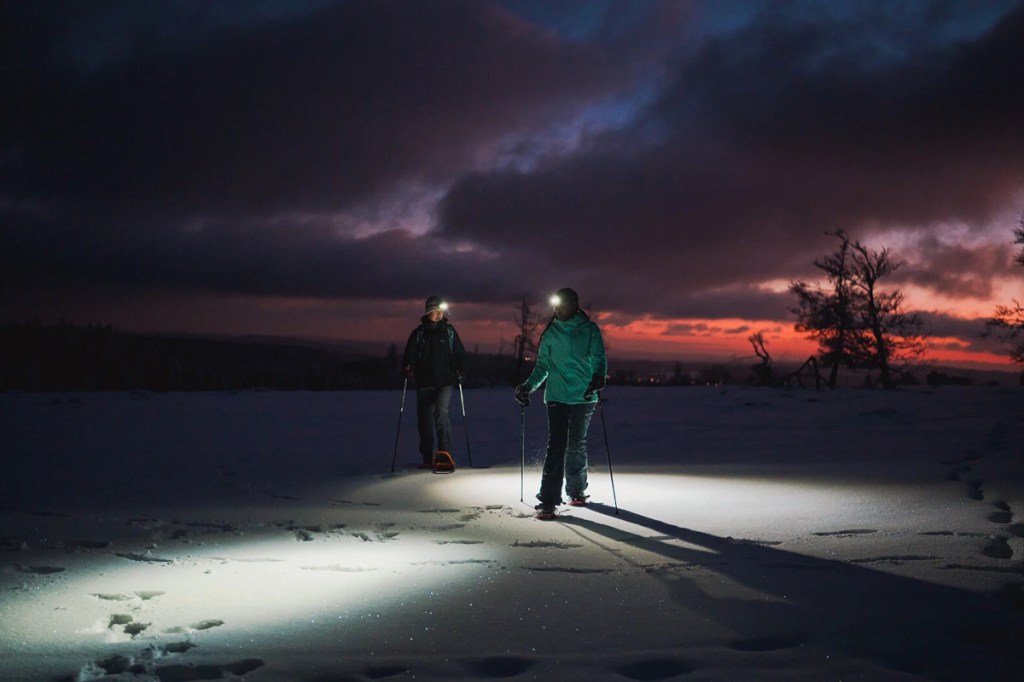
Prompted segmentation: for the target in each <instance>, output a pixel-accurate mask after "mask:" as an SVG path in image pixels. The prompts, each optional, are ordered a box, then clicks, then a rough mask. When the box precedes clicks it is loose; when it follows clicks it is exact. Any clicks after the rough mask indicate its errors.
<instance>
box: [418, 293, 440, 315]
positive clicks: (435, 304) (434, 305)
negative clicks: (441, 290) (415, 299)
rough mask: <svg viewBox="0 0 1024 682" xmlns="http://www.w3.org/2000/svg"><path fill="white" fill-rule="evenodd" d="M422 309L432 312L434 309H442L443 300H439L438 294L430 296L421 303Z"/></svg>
mask: <svg viewBox="0 0 1024 682" xmlns="http://www.w3.org/2000/svg"><path fill="white" fill-rule="evenodd" d="M423 309H424V310H426V312H428V313H432V312H434V311H435V310H444V309H445V305H444V301H442V300H441V297H440V296H431V297H430V298H428V299H427V302H426V303H424V304H423Z"/></svg>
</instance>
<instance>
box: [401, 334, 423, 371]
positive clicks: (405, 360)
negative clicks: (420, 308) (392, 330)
mask: <svg viewBox="0 0 1024 682" xmlns="http://www.w3.org/2000/svg"><path fill="white" fill-rule="evenodd" d="M418 331H419V327H417V328H416V329H413V330H412V333H411V334H409V340H408V341H406V342H405V352H404V353H402V367H414V366H415V365H416V332H418Z"/></svg>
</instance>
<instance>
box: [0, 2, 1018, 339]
mask: <svg viewBox="0 0 1024 682" xmlns="http://www.w3.org/2000/svg"><path fill="white" fill-rule="evenodd" d="M0 7H2V9H0V21H2V23H0V32H2V35H0V52H2V57H3V63H4V65H5V67H4V69H3V70H2V72H0V80H2V87H3V90H4V92H5V93H6V96H5V98H4V99H5V105H4V106H3V107H2V108H0V111H2V116H3V122H2V126H0V285H2V289H3V292H2V294H0V296H2V299H0V303H2V305H3V311H2V312H3V316H2V317H3V319H17V320H20V319H25V318H27V317H30V316H38V317H40V318H42V319H43V320H44V321H56V320H59V319H61V318H66V319H70V320H72V321H76V322H83V323H84V322H104V323H106V322H109V323H112V324H114V325H115V326H118V327H120V328H125V329H139V330H161V331H182V332H193V333H251V334H285V335H297V336H319V337H327V338H364V339H371V338H380V339H384V340H387V341H390V340H398V339H399V338H404V333H406V332H407V328H411V326H412V325H413V324H415V322H416V318H417V317H418V315H419V313H420V312H421V310H422V301H423V299H424V298H426V296H428V295H430V294H435V293H436V294H440V295H442V296H445V297H448V298H450V299H451V300H452V302H453V304H452V305H453V319H455V320H456V321H458V322H460V323H461V324H463V325H465V326H466V328H467V329H468V330H472V333H471V336H472V335H475V336H476V337H477V339H476V340H477V342H478V343H480V345H481V346H483V347H484V349H487V350H491V349H496V347H497V339H498V337H499V336H505V337H506V338H508V337H510V336H511V335H512V334H514V330H513V329H512V328H511V321H512V317H513V306H514V305H515V302H516V300H517V299H518V298H520V297H522V296H524V295H525V296H527V297H529V299H530V300H531V301H532V302H534V303H535V304H536V305H537V306H538V307H539V306H542V305H543V301H544V300H545V298H546V296H545V294H546V292H549V291H551V290H553V289H555V288H558V287H561V286H572V287H574V288H576V289H577V290H578V291H580V293H581V296H582V298H583V299H584V301H586V302H589V303H590V304H591V305H592V306H593V310H594V311H595V312H598V313H600V315H601V319H602V322H603V324H604V325H605V327H606V329H607V333H608V334H609V335H610V336H611V337H612V338H615V339H616V340H617V343H618V345H619V347H620V348H622V349H623V350H626V349H633V350H636V351H637V352H639V351H641V350H643V349H644V348H647V349H648V350H651V351H652V352H653V351H655V350H657V351H658V352H663V351H665V349H666V348H668V347H670V346H671V344H678V345H679V347H680V348H684V347H687V346H686V344H687V343H688V342H692V341H695V339H696V338H697V337H703V338H704V339H705V340H709V339H713V338H717V339H718V340H719V341H721V340H722V339H726V338H728V335H729V333H731V334H732V337H733V338H734V340H735V339H738V340H739V341H740V342H741V345H742V342H743V340H744V339H745V336H746V335H747V334H749V333H750V331H751V330H755V329H767V330H769V331H770V332H771V334H775V335H776V336H777V338H778V339H779V341H780V343H781V342H782V341H783V339H784V338H785V337H786V336H787V334H788V335H789V336H791V335H792V321H793V320H792V314H791V313H790V312H789V310H788V308H790V307H792V306H793V305H794V300H793V298H792V296H791V295H790V294H788V293H786V290H785V289H786V285H787V284H788V283H789V282H791V281H793V280H798V279H810V278H813V277H814V276H815V271H814V268H813V266H812V263H813V261H814V259H815V258H817V257H820V256H822V255H824V254H825V253H828V252H829V251H830V250H831V249H832V248H833V247H834V244H835V239H834V238H831V237H828V236H827V235H826V232H829V231H834V230H836V229H845V230H847V231H848V232H849V233H850V234H851V235H852V236H854V237H855V238H858V239H860V240H862V241H864V242H866V243H868V244H869V245H872V246H874V247H876V248H881V247H888V248H890V249H891V250H892V251H893V252H894V254H895V255H896V256H897V257H898V259H900V260H902V261H904V262H905V265H904V266H903V268H902V269H901V270H900V271H899V273H898V275H899V277H898V279H896V280H893V286H899V287H901V288H903V289H904V290H905V291H906V292H907V294H908V303H909V304H910V305H911V306H912V307H913V308H914V309H915V310H920V311H921V312H923V313H925V314H926V318H927V320H928V323H929V325H930V329H931V331H932V332H933V333H934V334H936V335H937V336H939V337H944V338H946V337H948V338H946V341H948V342H949V343H950V344H952V347H954V348H956V347H961V346H962V350H969V349H971V348H974V349H978V350H982V349H984V348H985V345H984V343H983V342H981V341H980V340H978V339H977V338H976V337H977V334H978V332H979V331H980V328H981V323H980V321H979V320H980V318H984V317H986V316H988V315H990V314H991V312H992V308H993V307H994V305H995V304H996V303H1008V302H1009V299H1011V298H1012V297H1014V296H1016V297H1017V298H1021V297H1022V294H1021V290H1022V282H1024V271H1022V270H1021V269H1020V268H1019V267H1017V268H1015V267H1014V266H1013V265H1012V258H1013V253H1014V245H1013V229H1014V227H1015V226H1017V224H1018V221H1019V220H1020V216H1021V211H1022V210H1024V85H1022V84H1024V3H1021V2H1019V1H1014V0H1003V1H989V2H984V1H975V0H963V1H958V0H935V1H925V0H918V1H909V2H898V3H896V2H890V1H888V0H886V1H880V2H872V1H870V0H851V1H847V2H841V1H837V0H822V1H820V2H801V1H795V0H794V1H784V2H755V1H751V0H747V1H739V0H735V1H731V2H730V1H718V0H716V1H708V2H699V1H694V2H684V1H672V2H641V1H629V0H622V1H610V0H609V1H604V2H602V1H598V0H579V1H575V2H573V1H569V0H563V1H553V2H542V1H537V2H530V1H527V0H507V1H505V2H499V1H497V0H494V1H490V0H424V1H423V2H413V1H408V0H405V1H400V2H399V1H395V2H392V1H389V0H352V1H334V2H331V1H327V0H315V1H314V0H309V1H307V2H296V1H294V0H287V1H286V0H280V1H270V0H264V1H259V0H246V1H244V2H243V1H239V2H232V1H223V0H222V1H218V2H207V1H204V0H195V1H174V2H171V1H159V0H154V1H149V0H147V1H141V0H130V1H119V0H104V1H85V0H71V1H68V2H56V1H51V0H40V1H31V2H29V1H27V0H21V1H13V2H12V1H9V0H4V1H3V2H2V3H0ZM399 330H405V331H403V332H402V334H401V335H399V334H398V331H399ZM953 337H958V338H959V340H957V339H956V338H953ZM472 340H473V339H470V341H471V342H472ZM723 343H724V342H723ZM644 344H647V345H644ZM659 344H660V345H659ZM665 344H668V345H665ZM725 345H726V346H728V345H729V344H728V343H725ZM694 347H696V346H694ZM729 347H730V348H731V349H732V350H733V351H735V350H736V347H735V344H734V345H733V346H729Z"/></svg>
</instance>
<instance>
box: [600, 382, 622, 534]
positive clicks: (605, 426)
mask: <svg viewBox="0 0 1024 682" xmlns="http://www.w3.org/2000/svg"><path fill="white" fill-rule="evenodd" d="M597 406H598V408H599V409H600V410H601V429H602V430H603V431H604V451H605V453H607V455H608V476H609V477H610V478H611V480H612V503H613V504H614V505H615V515H616V516H618V515H619V499H618V497H617V496H616V495H615V474H613V473H612V450H611V448H610V447H608V424H607V422H605V419H604V400H602V399H601V394H600V393H598V394H597Z"/></svg>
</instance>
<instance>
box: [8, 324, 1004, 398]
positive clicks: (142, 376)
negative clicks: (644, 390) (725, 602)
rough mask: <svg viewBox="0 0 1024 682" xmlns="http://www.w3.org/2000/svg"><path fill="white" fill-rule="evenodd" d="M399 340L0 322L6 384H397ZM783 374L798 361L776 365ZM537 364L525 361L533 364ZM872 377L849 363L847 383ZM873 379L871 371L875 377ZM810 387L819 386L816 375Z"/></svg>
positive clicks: (689, 375)
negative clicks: (219, 334) (128, 330)
mask: <svg viewBox="0 0 1024 682" xmlns="http://www.w3.org/2000/svg"><path fill="white" fill-rule="evenodd" d="M401 350H402V349H400V348H397V347H395V346H394V345H393V344H391V345H387V344H380V343H361V342H346V341H340V342H335V341H329V340H315V339H314V340H310V339H293V338H280V337H267V336H247V337H204V336H187V335H155V334H136V333H126V332H120V331H117V330H115V329H113V328H112V327H110V326H109V325H106V326H104V325H89V326H86V327H80V326H74V325H68V324H60V325H44V324H41V323H25V324H3V325H0V391H10V390H18V391H122V390H153V391H206V390H243V389H275V390H309V391H323V390H332V391H333V390H348V389H389V388H398V387H401V385H402V375H401V371H400V369H401V368H400V367H399V364H400V362H401V358H400V355H401ZM609 365H610V378H609V382H610V383H612V384H618V385H631V386H672V385H676V386H678V385H707V384H713V385H717V384H751V383H754V382H755V375H754V370H753V367H754V363H753V362H751V361H749V360H747V361H739V360H737V361H732V362H722V363H715V362H683V361H680V362H671V361H660V360H642V359H641V360H638V359H630V360H625V359H617V358H615V357H612V358H610V359H609ZM773 369H774V371H775V373H776V375H777V376H782V375H785V374H787V373H789V372H792V371H794V370H795V369H796V366H795V365H793V366H789V365H787V364H786V363H779V364H778V365H776V366H774V367H773ZM465 370H466V386H467V387H471V386H502V385H504V386H511V385H515V384H516V383H518V382H519V381H522V379H523V378H524V376H516V375H515V358H513V357H512V356H508V355H487V354H473V353H470V354H469V355H467V358H466V366H465ZM529 370H530V367H527V368H525V370H524V371H525V372H528V371H529ZM1021 376H1022V375H1021V374H1020V373H1015V372H998V371H983V370H969V369H953V368H943V367H937V366H936V367H923V368H921V369H920V370H919V371H918V373H917V375H916V376H915V377H914V381H915V382H916V383H919V384H929V385H933V386H941V385H950V384H958V385H963V384H974V385H987V384H995V385H1004V386H1010V385H1019V384H1020V382H1021ZM865 378H866V375H865V374H863V373H859V374H858V373H854V372H849V371H844V372H841V373H840V380H841V383H842V384H843V385H847V386H850V385H864V384H865ZM868 378H869V377H868ZM803 383H804V385H807V386H813V385H814V382H813V379H811V378H809V377H808V378H805V379H804V382H803Z"/></svg>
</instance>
